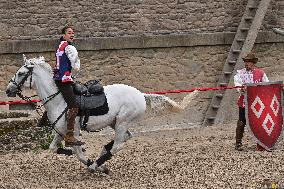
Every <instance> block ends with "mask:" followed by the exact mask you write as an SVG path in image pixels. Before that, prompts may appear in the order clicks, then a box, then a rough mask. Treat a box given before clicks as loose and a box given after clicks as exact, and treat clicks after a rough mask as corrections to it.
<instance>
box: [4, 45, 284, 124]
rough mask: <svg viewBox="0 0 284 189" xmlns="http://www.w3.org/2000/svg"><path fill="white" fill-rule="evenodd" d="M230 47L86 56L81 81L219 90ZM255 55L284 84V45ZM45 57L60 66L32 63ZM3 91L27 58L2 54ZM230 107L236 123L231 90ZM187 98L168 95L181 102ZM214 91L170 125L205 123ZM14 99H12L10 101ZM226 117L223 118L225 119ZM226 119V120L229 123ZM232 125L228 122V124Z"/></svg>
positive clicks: (263, 47) (156, 88)
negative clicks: (43, 60)
mask: <svg viewBox="0 0 284 189" xmlns="http://www.w3.org/2000/svg"><path fill="white" fill-rule="evenodd" d="M229 49H230V45H215V46H196V47H173V48H149V49H122V50H100V51H80V52H79V53H80V57H81V63H82V71H81V73H82V74H81V75H79V76H78V77H77V79H78V80H79V81H82V82H84V81H88V80H89V79H101V81H102V83H103V84H104V85H108V84H114V83H123V84H127V85H131V86H134V87H136V88H138V89H139V90H141V91H142V92H155V91H167V90H176V89H192V88H208V87H216V82H217V81H218V77H219V74H220V72H221V70H222V68H223V64H224V62H225V60H226V57H227V54H228V51H229ZM254 51H255V52H256V53H257V56H258V57H259V59H260V61H259V63H258V66H259V67H261V68H263V69H264V70H265V71H266V72H267V74H268V76H269V77H270V79H271V80H282V81H283V80H284V66H283V62H284V55H283V53H282V52H283V51H284V43H267V44H256V45H255V48H254ZM39 55H42V56H44V57H45V58H46V61H47V62H49V63H50V64H51V65H52V64H53V63H54V54H53V52H42V53H28V54H26V56H27V57H28V58H32V57H35V56H39ZM0 58H1V60H2V62H3V61H4V62H5V64H1V71H0V91H1V90H2V91H4V90H5V86H6V85H7V82H8V81H9V79H10V78H11V77H12V75H13V74H14V73H15V72H16V70H17V69H18V68H19V67H20V65H21V61H22V55H21V54H5V55H0ZM228 94H229V95H231V96H232V98H231V101H230V102H224V103H226V104H227V105H229V106H230V107H229V108H227V109H225V110H224V112H221V114H222V113H223V114H224V115H223V117H227V116H228V115H230V119H235V118H236V115H237V114H236V110H237V109H236V108H237V107H236V106H235V100H236V99H237V93H236V92H235V91H234V90H231V91H230V92H229V93H228ZM185 95H187V94H186V93H180V94H167V96H169V97H171V98H173V99H174V100H176V101H180V100H181V99H182V98H183V97H184V96H185ZM212 95H213V92H211V91H207V92H200V94H199V95H198V97H197V98H196V99H195V100H194V102H193V104H192V105H191V108H189V109H188V110H187V111H186V112H185V113H183V114H181V115H175V116H173V117H167V119H164V120H163V121H164V122H167V121H168V120H169V119H173V120H172V121H170V122H171V123H174V122H179V123H183V122H198V123H200V122H202V121H203V119H204V114H205V112H206V110H207V107H208V105H209V103H210V100H211V97H212ZM9 100H11V99H9ZM221 117H222V116H221ZM224 120H225V118H224V119H223V120H222V121H224ZM225 121H228V120H225Z"/></svg>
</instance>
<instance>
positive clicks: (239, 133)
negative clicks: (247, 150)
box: [235, 108, 246, 151]
mask: <svg viewBox="0 0 284 189" xmlns="http://www.w3.org/2000/svg"><path fill="white" fill-rule="evenodd" d="M245 125H246V119H245V109H244V108H239V120H238V122H237V127H236V145H235V149H236V150H238V151H242V150H243V148H242V146H243V144H242V139H243V136H244V131H245Z"/></svg>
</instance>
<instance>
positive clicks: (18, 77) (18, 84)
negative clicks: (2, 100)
mask: <svg viewBox="0 0 284 189" xmlns="http://www.w3.org/2000/svg"><path fill="white" fill-rule="evenodd" d="M23 58H24V65H23V66H22V67H21V68H20V69H19V70H18V71H17V72H16V74H15V75H14V76H13V77H12V79H11V80H10V81H9V84H8V86H7V89H6V94H7V96H9V97H15V96H16V94H17V93H20V92H21V88H22V86H24V87H30V88H31V87H32V85H33V77H32V75H33V69H34V66H35V65H36V64H38V62H39V61H41V62H42V61H43V62H44V58H43V57H40V58H32V59H27V58H26V56H25V55H23Z"/></svg>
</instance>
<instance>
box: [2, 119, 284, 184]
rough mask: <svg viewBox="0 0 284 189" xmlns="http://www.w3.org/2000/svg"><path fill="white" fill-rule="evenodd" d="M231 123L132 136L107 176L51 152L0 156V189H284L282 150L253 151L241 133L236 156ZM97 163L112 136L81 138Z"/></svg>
mask: <svg viewBox="0 0 284 189" xmlns="http://www.w3.org/2000/svg"><path fill="white" fill-rule="evenodd" d="M234 130H235V124H231V125H219V126H212V127H205V128H204V127H203V128H191V129H178V130H168V131H152V132H143V133H141V132H136V134H135V136H134V137H133V138H132V139H131V140H129V141H127V143H126V144H125V146H124V149H123V150H122V151H121V152H119V153H118V154H117V155H116V156H114V157H113V158H112V159H111V160H110V161H108V163H107V166H108V168H109V169H110V170H111V173H110V174H109V175H102V174H99V173H94V174H93V173H90V172H89V171H88V170H87V169H86V168H85V166H84V165H82V164H81V163H79V162H78V161H77V159H76V158H75V157H74V156H69V157H68V156H64V155H56V154H52V153H51V152H50V151H48V150H46V151H40V152H32V151H29V152H13V153H6V154H2V155H0V167H1V174H0V188H118V189H121V188H261V187H264V185H265V183H266V184H267V187H271V184H273V183H274V184H278V186H282V187H284V165H283V162H284V148H283V142H280V143H279V145H278V148H277V149H276V150H275V151H273V152H259V151H256V150H255V148H256V145H255V142H254V141H253V139H252V138H251V137H250V135H249V134H248V132H247V131H246V135H245V138H244V145H245V149H244V151H242V152H239V151H235V150H234V148H233V145H234ZM82 138H83V140H84V141H85V142H87V144H86V149H87V151H86V155H87V156H89V157H90V158H91V159H96V158H97V156H98V154H99V152H100V150H101V147H102V146H103V145H104V144H106V143H107V142H108V141H109V140H111V139H112V134H108V135H103V134H102V133H91V134H90V133H86V132H84V133H83V136H82Z"/></svg>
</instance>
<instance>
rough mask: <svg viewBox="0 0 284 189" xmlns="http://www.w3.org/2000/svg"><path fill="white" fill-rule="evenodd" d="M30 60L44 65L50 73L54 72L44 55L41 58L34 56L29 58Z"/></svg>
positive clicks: (41, 65)
mask: <svg viewBox="0 0 284 189" xmlns="http://www.w3.org/2000/svg"><path fill="white" fill-rule="evenodd" d="M29 60H30V62H33V63H34V64H35V65H39V66H40V67H42V68H43V69H45V70H46V71H48V72H49V73H52V68H51V66H50V65H49V64H48V63H47V62H45V59H44V57H43V56H41V57H39V58H32V59H29Z"/></svg>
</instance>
